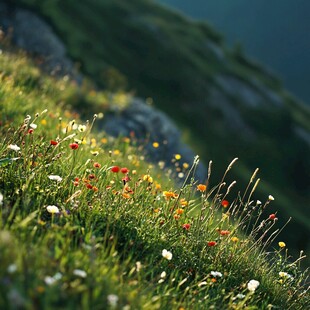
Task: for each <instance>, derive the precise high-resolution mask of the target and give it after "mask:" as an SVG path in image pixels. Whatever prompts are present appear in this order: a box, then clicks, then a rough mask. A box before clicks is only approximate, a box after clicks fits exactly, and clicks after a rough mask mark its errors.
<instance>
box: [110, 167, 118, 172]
mask: <svg viewBox="0 0 310 310" xmlns="http://www.w3.org/2000/svg"><path fill="white" fill-rule="evenodd" d="M119 170H120V168H119V166H113V167H112V168H111V171H112V172H119Z"/></svg>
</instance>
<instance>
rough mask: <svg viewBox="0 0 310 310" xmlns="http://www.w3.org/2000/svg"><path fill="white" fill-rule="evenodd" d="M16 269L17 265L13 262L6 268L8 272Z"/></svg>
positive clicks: (13, 271)
mask: <svg viewBox="0 0 310 310" xmlns="http://www.w3.org/2000/svg"><path fill="white" fill-rule="evenodd" d="M16 270H17V266H16V265H15V264H11V265H10V266H9V267H8V269H7V271H8V273H15V272H16Z"/></svg>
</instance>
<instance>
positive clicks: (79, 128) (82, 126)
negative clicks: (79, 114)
mask: <svg viewBox="0 0 310 310" xmlns="http://www.w3.org/2000/svg"><path fill="white" fill-rule="evenodd" d="M86 128H87V127H86V126H85V125H79V127H78V131H79V132H84V131H85V130H86Z"/></svg>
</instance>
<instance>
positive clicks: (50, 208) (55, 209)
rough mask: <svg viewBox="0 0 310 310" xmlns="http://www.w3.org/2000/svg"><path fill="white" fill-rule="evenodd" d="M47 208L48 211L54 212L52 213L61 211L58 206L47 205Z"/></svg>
mask: <svg viewBox="0 0 310 310" xmlns="http://www.w3.org/2000/svg"><path fill="white" fill-rule="evenodd" d="M46 210H47V212H49V213H52V214H54V213H59V209H58V207H56V206H47V207H46Z"/></svg>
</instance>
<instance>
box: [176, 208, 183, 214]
mask: <svg viewBox="0 0 310 310" xmlns="http://www.w3.org/2000/svg"><path fill="white" fill-rule="evenodd" d="M175 213H176V214H178V215H181V214H183V213H184V210H183V209H176V210H175Z"/></svg>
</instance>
